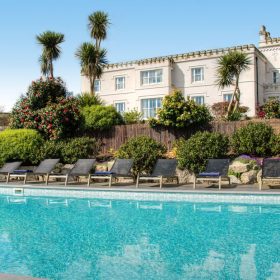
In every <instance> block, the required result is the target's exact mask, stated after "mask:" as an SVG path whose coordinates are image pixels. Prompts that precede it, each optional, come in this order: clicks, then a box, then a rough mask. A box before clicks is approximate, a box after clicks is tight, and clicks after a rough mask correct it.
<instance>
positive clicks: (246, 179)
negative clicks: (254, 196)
mask: <svg viewBox="0 0 280 280" xmlns="http://www.w3.org/2000/svg"><path fill="white" fill-rule="evenodd" d="M240 180H241V182H242V183H243V184H250V183H256V181H257V171H256V170H250V171H248V172H244V173H243V174H242V175H241V177H240Z"/></svg>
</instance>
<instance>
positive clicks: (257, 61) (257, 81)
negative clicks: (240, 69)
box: [256, 56, 259, 105]
mask: <svg viewBox="0 0 280 280" xmlns="http://www.w3.org/2000/svg"><path fill="white" fill-rule="evenodd" d="M256 83H257V105H258V104H259V60H258V57H257V56H256Z"/></svg>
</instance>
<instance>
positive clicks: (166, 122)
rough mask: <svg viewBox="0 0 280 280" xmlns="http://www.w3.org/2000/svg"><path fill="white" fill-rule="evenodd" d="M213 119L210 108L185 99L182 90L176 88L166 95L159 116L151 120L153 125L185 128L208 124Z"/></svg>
mask: <svg viewBox="0 0 280 280" xmlns="http://www.w3.org/2000/svg"><path fill="white" fill-rule="evenodd" d="M211 120H212V116H211V114H210V112H209V110H208V108H207V107H206V106H204V105H198V104H196V103H195V102H194V101H193V100H190V99H187V100H185V98H184V96H183V94H182V92H180V91H178V90H176V91H174V92H173V93H171V94H169V95H167V96H165V97H164V99H163V101H162V108H161V109H159V110H158V112H157V118H154V119H151V120H150V125H151V126H152V127H156V126H165V127H177V128H185V127H189V126H201V125H206V124H208V123H209V122H210V121H211Z"/></svg>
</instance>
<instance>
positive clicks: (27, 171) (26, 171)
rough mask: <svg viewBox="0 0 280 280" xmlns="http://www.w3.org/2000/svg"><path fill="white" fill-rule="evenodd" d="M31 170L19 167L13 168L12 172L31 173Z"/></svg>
mask: <svg viewBox="0 0 280 280" xmlns="http://www.w3.org/2000/svg"><path fill="white" fill-rule="evenodd" d="M32 172H33V171H32V170H28V169H27V170H24V169H21V170H14V172H13V173H32Z"/></svg>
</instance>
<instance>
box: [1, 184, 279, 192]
mask: <svg viewBox="0 0 280 280" xmlns="http://www.w3.org/2000/svg"><path fill="white" fill-rule="evenodd" d="M1 183H2V182H1ZM1 183H0V184H1ZM1 185H2V187H11V188H15V187H16V188H36V189H63V190H87V191H88V190H96V191H97V190H100V191H104V190H107V191H110V190H111V191H134V192H180V193H181V192H183V193H193V192H195V193H198V192H203V193H216V194H217V193H223V194H225V193H228V194H278V195H280V186H279V185H277V186H267V185H264V186H263V189H262V190H261V191H260V190H259V187H258V184H250V185H236V184H231V185H226V184H225V185H223V186H222V189H221V190H219V189H218V186H217V185H215V184H209V185H208V184H197V186H196V189H193V185H192V184H179V185H177V184H170V183H167V184H164V186H163V188H161V189H160V188H159V186H158V185H157V184H154V183H145V184H141V185H140V186H139V188H136V187H135V184H132V183H116V184H113V185H112V187H111V188H109V187H108V183H94V184H91V185H90V187H88V186H87V185H86V183H76V182H75V183H72V182H69V184H68V185H67V186H64V183H63V182H51V183H50V184H49V185H47V186H46V185H45V184H43V183H42V182H39V183H38V182H28V184H26V185H23V183H22V181H12V182H11V183H9V184H5V183H2V184H1Z"/></svg>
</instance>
